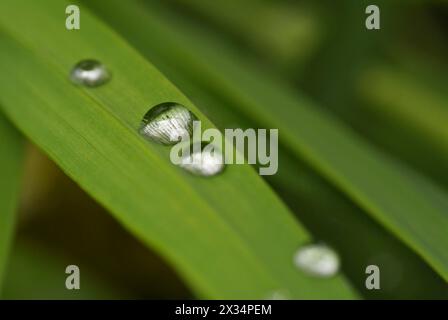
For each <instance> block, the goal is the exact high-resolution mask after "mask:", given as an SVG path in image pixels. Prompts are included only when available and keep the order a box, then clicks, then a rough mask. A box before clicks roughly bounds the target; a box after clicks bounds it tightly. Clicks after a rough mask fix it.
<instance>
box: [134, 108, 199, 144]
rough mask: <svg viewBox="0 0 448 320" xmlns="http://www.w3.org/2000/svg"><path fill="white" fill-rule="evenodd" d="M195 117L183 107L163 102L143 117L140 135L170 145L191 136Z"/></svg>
mask: <svg viewBox="0 0 448 320" xmlns="http://www.w3.org/2000/svg"><path fill="white" fill-rule="evenodd" d="M195 120H197V118H196V116H195V115H194V114H193V113H192V112H191V111H190V110H188V109H187V108H185V107H184V106H182V105H180V104H178V103H174V102H165V103H161V104H158V105H157V106H155V107H154V108H152V109H151V110H149V111H148V112H147V113H146V114H145V116H144V117H143V120H142V124H141V126H140V133H141V134H142V135H144V136H145V137H148V138H150V139H151V140H153V141H156V142H159V143H162V144H166V145H172V144H176V143H177V142H179V141H180V140H181V139H182V137H186V136H190V137H191V135H192V134H193V121H195Z"/></svg>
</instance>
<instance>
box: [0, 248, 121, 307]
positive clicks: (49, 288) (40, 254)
mask: <svg viewBox="0 0 448 320" xmlns="http://www.w3.org/2000/svg"><path fill="white" fill-rule="evenodd" d="M70 264H71V263H70V259H68V258H67V257H63V256H60V255H58V254H57V253H55V252H52V251H50V250H48V249H47V248H45V247H42V246H41V245H36V243H32V244H31V243H30V242H29V241H23V240H21V241H19V242H18V243H16V244H15V245H14V246H13V252H12V253H11V259H10V262H9V264H8V268H7V273H6V275H7V277H6V280H5V286H4V295H3V296H4V298H5V299H10V300H15V299H120V298H122V299H126V298H128V296H127V295H123V294H119V293H117V289H116V288H110V287H109V286H108V285H105V284H104V283H103V282H102V281H101V280H99V279H98V277H96V276H95V275H94V274H93V273H91V272H89V270H88V268H86V267H84V266H83V265H78V267H79V268H80V270H81V278H80V279H81V280H80V285H81V290H67V289H66V287H65V279H66V277H67V274H65V272H64V271H65V268H66V267H67V266H68V265H70Z"/></svg>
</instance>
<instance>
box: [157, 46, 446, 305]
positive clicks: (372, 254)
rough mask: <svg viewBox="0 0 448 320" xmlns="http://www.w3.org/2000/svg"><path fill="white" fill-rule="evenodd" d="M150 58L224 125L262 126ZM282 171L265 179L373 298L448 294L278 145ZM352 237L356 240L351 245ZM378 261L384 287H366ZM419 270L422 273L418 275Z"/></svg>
mask: <svg viewBox="0 0 448 320" xmlns="http://www.w3.org/2000/svg"><path fill="white" fill-rule="evenodd" d="M151 58H152V61H153V62H154V63H156V64H157V66H158V67H159V68H161V70H162V71H163V72H164V73H165V74H166V75H168V76H169V78H170V79H171V80H173V81H175V84H176V85H177V86H178V87H179V88H181V90H182V92H185V93H186V94H187V95H188V96H189V97H190V98H191V99H192V100H193V101H194V103H195V104H196V105H197V106H198V107H199V108H201V110H202V111H203V112H204V113H205V114H206V115H207V116H208V117H209V118H210V119H211V120H212V121H213V122H214V123H216V125H217V126H218V128H220V129H221V130H223V129H224V128H242V129H243V130H245V129H246V128H259V127H262V125H260V124H259V123H256V122H255V121H254V119H249V118H247V117H245V116H244V115H242V114H240V113H238V112H237V111H236V109H237V106H232V107H230V104H229V103H228V102H223V101H220V100H219V98H216V97H214V96H213V95H212V94H208V92H207V90H204V89H201V88H198V87H196V86H195V85H194V81H192V80H191V79H190V78H189V75H188V74H183V73H181V72H180V70H179V68H173V67H172V64H169V63H166V62H167V61H166V60H165V59H164V58H163V57H158V56H157V55H156V54H155V52H154V51H151ZM279 159H280V162H279V171H278V172H277V174H275V175H273V176H265V178H266V180H267V181H268V182H269V183H270V184H271V185H272V186H273V187H274V188H275V190H277V192H278V194H279V195H280V196H281V197H282V199H283V200H284V201H285V203H287V204H288V206H289V207H290V208H291V209H293V210H294V212H295V214H296V216H297V217H298V219H299V220H300V221H301V222H302V223H304V224H305V226H306V227H307V228H308V230H310V231H312V232H313V235H314V236H315V238H316V239H317V240H319V241H324V242H325V243H328V244H330V245H331V246H332V247H334V248H335V249H337V251H338V253H339V254H340V256H341V260H342V270H343V272H344V274H345V275H346V276H347V277H348V278H349V279H350V281H351V283H352V284H353V286H355V287H356V289H357V290H358V292H360V293H361V294H362V295H363V296H364V297H366V298H372V299H428V298H433V299H444V298H447V297H448V288H447V286H446V283H445V281H444V280H443V279H442V278H441V277H440V276H438V275H437V274H436V273H435V272H434V271H433V270H432V269H431V268H430V267H429V266H428V265H427V264H426V263H425V262H424V261H423V260H422V259H421V258H420V257H419V256H418V255H417V254H416V253H415V252H414V251H412V250H411V249H410V248H408V247H407V246H406V245H405V244H403V243H402V242H401V241H400V240H399V239H397V238H396V237H394V235H393V234H391V233H390V232H388V231H387V230H386V229H384V228H383V227H382V226H381V225H380V224H378V223H376V222H375V221H373V220H372V219H371V218H370V217H369V216H367V215H366V214H365V213H364V212H362V211H361V209H360V208H359V207H357V206H356V205H355V204H354V203H353V202H352V201H350V199H347V197H345V196H344V195H343V194H341V193H340V192H338V191H337V190H335V188H333V187H331V186H330V185H329V184H328V183H327V182H326V181H324V179H322V178H321V177H319V176H318V175H317V174H316V172H314V171H313V170H311V169H310V168H309V167H308V166H306V165H305V164H303V163H302V161H300V160H299V159H297V158H296V157H294V156H292V155H291V154H290V153H289V150H288V148H287V146H280V150H279ZM353 243H357V244H358V245H356V246H353ZM370 264H375V265H378V266H379V267H380V269H381V283H382V287H381V290H368V289H367V288H366V287H365V277H366V275H365V273H364V270H365V268H366V266H367V265H370ZM416 274H418V277H416V276H415V275H416Z"/></svg>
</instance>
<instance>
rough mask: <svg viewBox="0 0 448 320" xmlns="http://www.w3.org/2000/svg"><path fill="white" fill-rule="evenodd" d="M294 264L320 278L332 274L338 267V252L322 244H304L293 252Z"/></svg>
mask: <svg viewBox="0 0 448 320" xmlns="http://www.w3.org/2000/svg"><path fill="white" fill-rule="evenodd" d="M294 265H295V266H296V267H297V268H298V269H299V270H302V271H303V272H305V273H307V274H309V275H312V276H315V277H320V278H327V277H331V276H334V275H335V274H336V273H337V272H338V271H339V267H340V260H339V256H338V254H337V253H336V252H335V251H334V250H333V249H331V248H330V247H328V246H326V245H324V244H310V245H305V246H303V247H301V248H299V249H298V250H297V252H296V253H295V254H294Z"/></svg>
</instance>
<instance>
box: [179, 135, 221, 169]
mask: <svg viewBox="0 0 448 320" xmlns="http://www.w3.org/2000/svg"><path fill="white" fill-rule="evenodd" d="M188 148H190V152H189V153H188V154H186V155H185V153H184V154H183V155H182V159H181V163H180V164H179V166H180V167H182V168H184V169H185V170H187V171H189V172H191V173H193V174H195V175H199V176H204V177H210V176H214V175H217V174H218V173H220V172H221V171H222V170H224V160H223V155H222V153H221V151H220V150H219V148H218V147H217V146H215V145H213V144H210V143H204V142H202V143H200V144H199V146H197V147H196V148H195V146H194V145H190V146H189V147H188Z"/></svg>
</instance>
